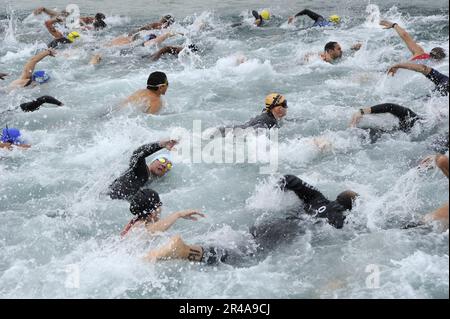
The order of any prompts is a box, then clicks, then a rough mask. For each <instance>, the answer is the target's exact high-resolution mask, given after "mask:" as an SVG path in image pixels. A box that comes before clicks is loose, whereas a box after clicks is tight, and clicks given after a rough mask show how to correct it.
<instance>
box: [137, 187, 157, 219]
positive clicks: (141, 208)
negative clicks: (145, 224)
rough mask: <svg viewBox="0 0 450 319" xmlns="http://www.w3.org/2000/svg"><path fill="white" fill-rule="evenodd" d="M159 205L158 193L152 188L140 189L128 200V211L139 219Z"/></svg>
mask: <svg viewBox="0 0 450 319" xmlns="http://www.w3.org/2000/svg"><path fill="white" fill-rule="evenodd" d="M161 206H162V203H161V200H160V198H159V194H158V193H157V192H155V191H154V190H152V189H141V190H139V191H138V192H137V193H136V194H135V195H134V196H133V197H132V198H131V200H130V212H131V213H132V214H133V215H137V217H138V218H141V219H144V218H146V217H147V216H149V215H150V214H152V213H153V212H154V211H155V210H156V209H157V208H158V207H161Z"/></svg>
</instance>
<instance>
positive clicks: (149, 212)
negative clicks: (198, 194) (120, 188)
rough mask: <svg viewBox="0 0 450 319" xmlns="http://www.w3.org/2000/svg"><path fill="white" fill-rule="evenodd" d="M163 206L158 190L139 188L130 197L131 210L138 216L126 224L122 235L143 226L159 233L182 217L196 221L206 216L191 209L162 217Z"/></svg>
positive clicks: (147, 230)
mask: <svg viewBox="0 0 450 319" xmlns="http://www.w3.org/2000/svg"><path fill="white" fill-rule="evenodd" d="M162 206H163V204H162V202H161V200H160V198H159V194H158V193H157V192H155V191H154V190H151V189H141V190H139V191H138V192H137V193H136V194H134V195H133V196H132V197H131V198H130V212H131V213H132V214H133V215H136V217H135V218H133V219H132V220H131V221H130V222H129V223H128V224H127V225H126V226H125V228H124V229H123V230H122V232H121V233H120V235H121V237H122V238H123V237H124V236H126V235H127V234H128V233H129V232H130V231H133V232H135V231H138V229H139V228H142V227H144V228H145V231H146V232H148V233H150V234H157V233H161V232H165V231H166V230H168V229H169V228H170V227H172V225H173V224H175V222H176V221H177V220H178V219H180V218H183V219H188V220H194V221H196V220H197V219H198V217H205V215H204V214H202V213H200V212H199V211H197V210H194V209H190V210H184V211H179V212H176V213H172V214H170V215H169V216H167V217H166V218H163V219H161V212H162Z"/></svg>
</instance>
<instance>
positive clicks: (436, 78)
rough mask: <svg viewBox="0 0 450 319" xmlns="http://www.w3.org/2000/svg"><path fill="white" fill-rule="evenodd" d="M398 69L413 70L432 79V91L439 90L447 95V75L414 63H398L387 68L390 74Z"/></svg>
mask: <svg viewBox="0 0 450 319" xmlns="http://www.w3.org/2000/svg"><path fill="white" fill-rule="evenodd" d="M398 69H406V70H411V71H415V72H419V73H422V74H423V75H425V76H426V78H427V79H429V80H430V81H432V82H433V83H434V85H435V88H434V91H437V92H439V93H440V94H441V95H448V91H449V85H448V76H447V75H444V74H442V73H440V72H438V71H436V70H435V69H433V68H430V67H429V66H426V65H423V64H415V63H399V64H396V65H394V66H392V67H391V68H389V71H388V74H391V75H392V76H394V75H395V73H397V71H398Z"/></svg>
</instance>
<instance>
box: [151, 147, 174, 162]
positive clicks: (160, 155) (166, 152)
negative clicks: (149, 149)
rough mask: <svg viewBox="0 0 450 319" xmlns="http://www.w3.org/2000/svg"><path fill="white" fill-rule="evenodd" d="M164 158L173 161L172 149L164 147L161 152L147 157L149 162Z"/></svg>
mask: <svg viewBox="0 0 450 319" xmlns="http://www.w3.org/2000/svg"><path fill="white" fill-rule="evenodd" d="M163 158H165V159H166V160H168V161H169V162H171V163H172V162H173V161H172V154H171V153H170V151H169V150H167V149H162V150H160V151H159V152H156V153H155V154H153V155H152V156H149V157H148V158H147V163H153V162H154V161H157V160H159V159H163Z"/></svg>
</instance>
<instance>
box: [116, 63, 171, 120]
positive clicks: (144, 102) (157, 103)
mask: <svg viewBox="0 0 450 319" xmlns="http://www.w3.org/2000/svg"><path fill="white" fill-rule="evenodd" d="M168 88H169V81H168V80H167V75H166V74H165V73H163V72H158V71H157V72H153V73H151V74H150V75H149V77H148V79H147V88H146V89H142V90H139V91H136V92H135V93H133V94H132V95H131V96H129V97H128V98H127V99H126V100H125V101H124V102H123V103H121V107H124V106H126V105H128V104H134V105H137V106H141V107H142V108H143V109H142V110H143V112H144V113H147V114H158V113H159V111H160V110H161V107H162V105H163V103H162V100H161V96H162V95H165V94H166V92H167V89H168Z"/></svg>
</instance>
